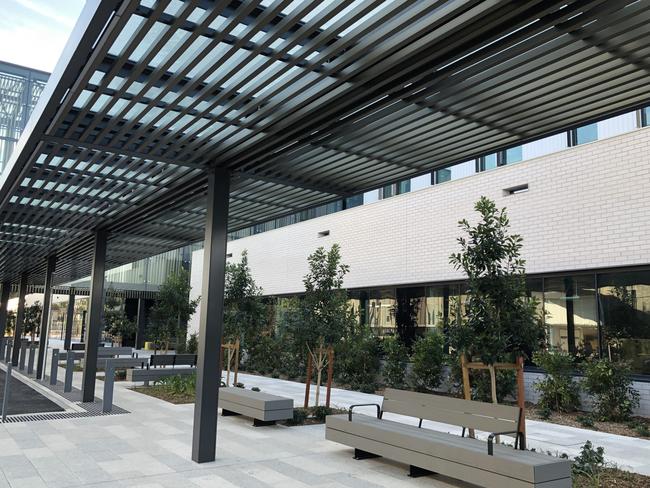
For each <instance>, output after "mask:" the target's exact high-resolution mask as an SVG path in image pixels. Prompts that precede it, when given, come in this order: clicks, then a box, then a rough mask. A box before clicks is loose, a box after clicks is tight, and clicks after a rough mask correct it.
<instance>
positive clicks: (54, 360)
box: [50, 349, 59, 385]
mask: <svg viewBox="0 0 650 488" xmlns="http://www.w3.org/2000/svg"><path fill="white" fill-rule="evenodd" d="M58 370H59V350H58V349H54V350H52V368H51V370H50V385H56V374H57V372H58Z"/></svg>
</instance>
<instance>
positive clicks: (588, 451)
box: [572, 441, 606, 486]
mask: <svg viewBox="0 0 650 488" xmlns="http://www.w3.org/2000/svg"><path fill="white" fill-rule="evenodd" d="M605 467H606V464H605V449H603V448H602V447H597V448H596V449H594V448H593V445H592V444H591V441H587V442H586V443H585V445H584V446H582V449H581V450H580V455H579V456H578V457H576V458H575V459H574V461H573V465H572V471H573V475H574V476H584V477H585V478H587V479H588V480H589V481H591V482H592V483H593V485H594V486H600V476H601V474H602V472H603V470H604V469H605Z"/></svg>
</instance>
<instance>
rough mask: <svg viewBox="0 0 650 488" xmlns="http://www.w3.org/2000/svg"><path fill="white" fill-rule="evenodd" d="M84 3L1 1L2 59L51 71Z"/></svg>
mask: <svg viewBox="0 0 650 488" xmlns="http://www.w3.org/2000/svg"><path fill="white" fill-rule="evenodd" d="M84 4H85V0H0V5H1V7H0V60H2V61H8V62H10V63H15V64H20V65H23V66H28V67H30V68H36V69H40V70H43V71H48V72H51V71H52V70H53V69H54V66H55V65H56V62H57V61H58V59H59V56H60V55H61V51H63V47H64V46H65V43H66V41H67V40H68V37H69V36H70V32H71V31H72V28H73V27H74V24H75V22H76V21H77V18H78V17H79V13H80V12H81V9H82V8H83V6H84Z"/></svg>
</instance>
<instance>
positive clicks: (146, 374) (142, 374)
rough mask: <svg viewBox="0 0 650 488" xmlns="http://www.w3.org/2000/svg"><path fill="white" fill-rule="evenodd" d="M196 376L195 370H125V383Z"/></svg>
mask: <svg viewBox="0 0 650 488" xmlns="http://www.w3.org/2000/svg"><path fill="white" fill-rule="evenodd" d="M193 374H196V369H195V368H178V369H171V368H170V369H163V368H151V369H127V370H126V380H127V381H133V382H136V381H144V382H145V383H147V382H149V381H155V380H160V379H163V378H169V377H172V376H191V375H193Z"/></svg>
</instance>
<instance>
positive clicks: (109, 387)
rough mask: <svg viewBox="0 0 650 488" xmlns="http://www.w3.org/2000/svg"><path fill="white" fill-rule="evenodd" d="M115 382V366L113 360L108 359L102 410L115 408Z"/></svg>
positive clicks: (106, 410)
mask: <svg viewBox="0 0 650 488" xmlns="http://www.w3.org/2000/svg"><path fill="white" fill-rule="evenodd" d="M114 382H115V366H114V365H113V361H111V360H107V361H106V369H105V370H104V398H103V400H102V412H104V413H106V412H110V411H111V410H113V383H114Z"/></svg>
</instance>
